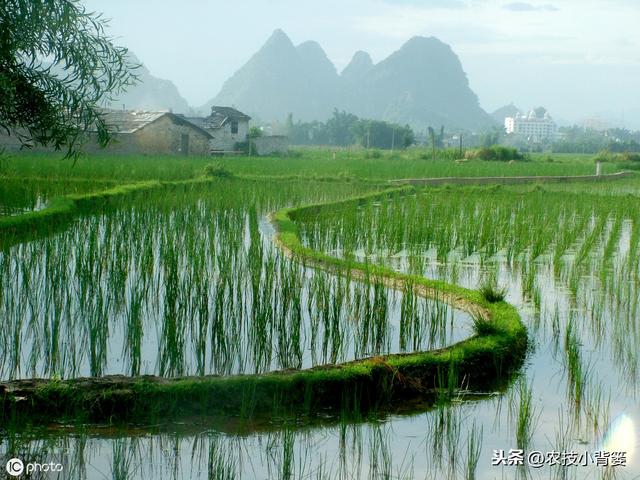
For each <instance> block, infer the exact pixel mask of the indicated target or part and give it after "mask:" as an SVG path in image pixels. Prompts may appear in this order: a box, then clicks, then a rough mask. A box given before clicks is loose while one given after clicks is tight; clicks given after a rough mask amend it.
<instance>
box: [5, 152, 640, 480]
mask: <svg viewBox="0 0 640 480" xmlns="http://www.w3.org/2000/svg"><path fill="white" fill-rule="evenodd" d="M424 156H425V155H424V152H420V151H413V152H396V153H393V154H389V153H383V154H381V155H376V157H378V158H374V157H373V156H371V155H369V154H367V153H366V152H362V151H338V152H336V154H335V156H334V152H332V151H305V152H302V153H298V154H296V155H293V156H289V157H283V158H278V157H269V158H260V159H258V158H244V157H242V158H240V157H239V158H222V159H219V160H217V161H216V160H214V161H212V159H211V158H203V159H184V158H169V157H166V158H163V157H160V158H152V157H144V158H120V157H106V156H105V157H90V158H81V159H79V160H78V162H77V164H75V165H74V164H71V163H68V162H66V161H61V160H59V159H58V158H57V157H54V156H53V155H20V156H15V157H10V158H5V159H3V161H2V162H1V163H0V321H2V323H3V325H2V328H1V329H0V381H1V382H4V383H2V387H1V388H2V391H3V396H4V398H5V400H4V401H5V403H4V404H3V409H4V413H3V415H2V417H1V418H2V423H1V424H0V464H3V465H4V464H5V463H6V462H7V461H8V460H9V459H11V458H20V459H23V460H24V463H25V464H27V463H31V464H35V463H38V464H49V463H50V462H53V463H55V464H59V465H61V466H62V470H61V471H57V472H45V471H35V472H33V473H32V475H31V477H29V478H60V479H63V478H64V479H67V478H71V479H103V478H107V479H125V478H126V479H129V478H130V479H154V480H156V479H165V478H166V479H181V478H194V479H210V478H213V479H236V478H245V479H254V478H257V479H271V478H274V479H280V478H283V479H328V478H331V479H337V478H339V479H370V478H374V479H414V478H415V479H442V478H445V479H446V478H450V479H459V478H460V479H511V478H523V479H526V478H534V479H537V478H545V479H546V478H554V479H555V478H558V479H565V478H567V479H586V478H593V479H601V478H602V479H605V478H621V479H626V478H629V479H631V478H638V477H640V462H639V461H638V458H639V457H638V456H639V455H640V450H639V448H638V447H640V445H639V444H638V438H639V436H638V435H639V433H640V432H639V429H638V422H640V407H639V406H638V393H640V392H639V387H640V385H639V367H640V365H639V363H638V361H639V360H638V349H639V348H638V347H639V345H640V325H639V315H638V313H639V312H638V307H639V305H638V304H639V302H640V290H639V289H640V281H639V275H638V273H639V271H638V270H639V268H640V257H639V253H640V202H639V201H638V200H639V198H638V196H639V195H640V176H639V177H627V178H624V179H620V180H615V181H613V180H612V181H606V182H605V181H603V182H598V183H567V184H564V183H563V184H545V183H542V182H537V183H534V184H525V185H512V186H510V185H500V186H498V185H481V186H453V185H445V186H439V187H429V186H425V187H404V188H398V187H392V186H391V185H389V184H388V183H387V180H391V179H394V178H420V177H450V176H451V177H455V176H518V175H588V174H591V173H593V171H594V166H593V163H592V161H591V160H590V159H589V158H587V157H579V156H573V157H571V156H564V157H558V158H556V159H554V161H552V162H549V161H548V159H543V158H536V157H534V158H533V160H532V161H530V162H522V163H516V164H507V163H500V162H480V161H473V162H464V163H455V162H450V161H444V160H437V161H435V162H434V161H431V160H425V158H423V157H424ZM426 157H427V158H430V157H429V156H428V155H426ZM211 163H215V164H216V167H217V169H218V172H220V171H222V172H223V174H222V175H220V174H218V175H216V176H214V177H211V176H210V177H207V176H205V167H206V166H207V165H209V164H211ZM604 167H605V168H604V172H607V173H611V172H614V171H617V170H618V167H617V166H616V165H604ZM142 182H144V183H142ZM131 185H133V186H131ZM105 192H106V193H105ZM109 192H111V193H109ZM87 198H89V199H91V202H88V201H87V200H86V199H87ZM65 202H67V203H65ZM69 202H76V203H75V204H74V205H77V207H75V208H73V209H71V207H68V208H67V207H65V205H68V204H69ZM308 205H311V207H308V208H306V207H305V206H308ZM52 206H55V208H53V207H52ZM58 206H60V207H58ZM63 207H64V208H67V210H64V208H63ZM53 210H55V211H53ZM49 212H53V213H49ZM278 212H279V213H278ZM21 218H23V219H26V220H24V221H23V220H21ZM281 218H286V222H283V221H282V220H278V219H281ZM285 227H286V228H290V229H291V231H295V232H297V233H296V234H297V236H298V237H299V243H300V245H299V247H298V248H297V250H296V249H295V248H293V247H292V246H291V245H292V243H291V242H289V243H287V237H285V236H284V233H283V232H282V230H283V229H284V228H285ZM287 245H288V246H287ZM300 252H302V253H300ZM305 252H306V253H305ZM327 265H331V267H327ZM344 266H347V267H348V268H346V269H345V268H344ZM349 266H351V267H349ZM358 272H360V274H358ZM362 272H364V273H362ZM381 272H386V273H381ZM390 279H391V280H390ZM394 279H395V280H394ZM399 279H401V281H400V280H399ZM423 279H425V280H423ZM420 282H430V283H424V284H425V285H433V286H434V287H433V288H431V290H429V294H428V295H425V294H424V291H423V290H420V288H418V284H420V285H422V284H421V283H420ZM440 285H442V287H440ZM447 285H449V286H448V287H447ZM447 289H448V290H447ZM455 289H458V290H455ZM427 290H428V289H427ZM452 291H453V292H458V293H456V295H458V297H460V298H462V297H464V298H467V299H472V300H473V299H477V301H476V300H474V301H476V303H477V304H478V305H480V307H482V308H485V310H486V309H487V308H490V307H491V308H494V307H492V305H496V307H495V308H496V309H500V308H505V309H506V308H510V307H508V305H507V303H508V304H511V305H513V306H514V307H515V310H514V311H515V312H517V314H518V315H519V317H520V319H521V322H522V323H523V324H524V326H525V327H526V339H527V349H526V355H524V358H523V359H521V360H518V359H517V358H516V357H515V356H514V358H513V362H512V363H513V364H512V365H502V364H501V365H499V366H498V365H494V364H491V363H489V364H483V363H482V362H480V363H471V365H472V368H470V369H469V370H466V371H465V374H464V375H463V374H460V375H456V373H455V372H454V371H453V370H452V368H449V369H448V370H446V375H444V376H441V375H439V374H437V375H432V376H431V377H429V376H425V377H421V378H422V380H423V381H424V379H425V378H429V379H431V380H430V382H431V383H430V384H428V385H427V383H429V382H426V383H424V382H423V384H422V385H421V389H417V387H416V386H415V385H412V384H411V383H412V382H414V380H413V378H414V377H412V376H411V375H407V374H406V372H412V371H413V370H411V369H412V368H413V369H414V370H417V369H418V368H419V365H418V364H416V366H409V367H407V368H405V370H401V369H399V368H398V369H395V368H396V367H395V365H397V362H401V361H402V359H403V358H405V359H414V358H418V357H415V356H414V357H412V356H411V355H413V354H414V353H415V352H427V351H430V350H437V352H440V354H441V355H442V356H444V355H447V354H449V355H450V358H451V360H450V362H451V365H452V364H453V362H454V360H456V358H457V357H455V355H457V354H458V353H460V352H462V353H464V352H467V354H469V352H473V350H471V349H470V348H467V349H466V350H465V349H464V348H463V347H460V346H461V345H471V343H465V342H469V341H471V342H474V341H475V342H476V343H475V344H474V345H479V344H481V343H482V342H485V343H486V345H489V346H491V345H494V344H493V343H491V339H492V338H494V336H497V335H499V332H498V331H496V329H497V328H499V327H498V326H495V325H492V324H491V322H487V321H486V318H482V316H481V315H479V314H478V311H479V310H478V309H477V308H475V307H473V308H472V307H468V305H467V307H468V308H467V307H465V305H466V304H465V303H464V302H461V301H458V302H457V303H456V302H454V301H452V300H451V298H452V297H451V293H450V292H452ZM447 292H449V293H447ZM460 292H462V293H460ZM464 292H471V293H464ZM465 295H466V297H465ZM463 307H464V308H463ZM480 307H478V308H480ZM474 308H475V309H474ZM491 311H494V310H491ZM495 311H499V310H495ZM474 338H475V339H476V340H473V339H474ZM469 339H472V340H469ZM448 352H449V353H448ZM454 352H457V353H455V355H454ZM425 355H426V354H425ZM436 355H439V354H438V353H436ZM454 357H455V358H454ZM424 358H427V357H424ZM505 358H508V357H505ZM407 361H409V360H407ZM411 361H413V360H411ZM416 361H417V360H416ZM456 361H457V360H456ZM362 362H364V363H362ZM367 362H368V363H367ZM394 362H396V363H394ZM369 364H375V365H377V367H376V368H379V369H380V370H381V371H387V370H389V371H391V375H392V377H393V379H394V380H393V382H392V384H391V385H392V386H393V385H400V386H399V387H396V388H398V389H399V390H411V389H413V390H416V389H417V390H420V391H422V390H424V392H425V394H424V395H422V396H420V395H418V396H416V395H411V396H406V395H405V396H402V395H399V394H398V395H387V394H388V392H382V391H380V392H379V397H380V398H385V399H388V401H386V400H385V401H384V402H382V401H381V402H378V403H377V402H375V401H373V400H376V398H374V399H371V400H372V401H371V403H372V405H373V404H375V405H374V406H373V407H372V406H371V405H369V406H365V405H364V404H362V405H359V404H358V406H354V405H355V404H356V403H358V402H355V400H354V401H352V402H351V403H350V404H349V405H350V406H349V408H347V407H344V406H343V407H342V408H338V409H329V408H327V409H322V408H320V409H316V411H314V412H313V414H311V413H309V412H308V411H305V413H301V411H299V410H291V411H287V410H286V409H281V408H279V405H280V404H281V403H282V404H284V403H286V402H285V401H284V400H283V399H278V398H277V397H275V396H274V397H273V398H274V399H273V406H272V408H271V409H270V410H269V411H268V412H267V413H268V414H266V415H264V414H263V415H253V414H251V413H242V414H237V413H233V414H231V413H229V414H224V413H221V412H220V411H218V410H215V409H212V411H211V412H210V414H209V412H206V411H205V412H198V414H191V413H189V414H185V415H182V416H178V417H171V418H170V417H169V416H162V415H158V416H156V417H153V418H150V417H144V416H140V417H139V418H137V417H135V418H127V419H126V420H122V419H119V418H116V417H109V416H106V418H91V419H87V418H85V417H82V416H77V417H75V418H74V417H73V416H69V415H67V416H56V415H54V414H53V413H52V415H51V417H50V418H47V412H41V413H42V415H40V416H38V417H35V416H34V417H33V418H30V417H28V416H27V417H24V416H23V417H19V418H18V419H17V420H16V418H17V417H16V418H14V417H12V416H11V415H9V414H7V412H9V411H10V410H11V408H13V407H11V408H10V407H8V405H9V404H10V403H8V400H6V399H7V398H8V396H11V395H13V396H12V397H11V398H12V400H11V402H14V403H11V405H13V404H16V405H18V406H19V405H21V403H20V402H22V401H23V400H21V399H20V398H19V395H16V394H12V393H11V391H10V390H8V389H7V385H10V384H11V383H7V382H10V381H14V380H25V381H29V380H30V379H45V380H47V382H45V383H43V385H45V386H43V387H39V388H42V389H43V390H42V391H41V392H40V394H41V395H45V394H46V392H47V391H48V390H47V389H52V388H53V389H55V388H58V387H57V386H59V385H66V384H65V383H64V382H66V381H67V380H69V379H77V378H85V377H89V378H103V377H104V378H118V377H112V376H113V375H122V376H124V377H135V378H146V376H153V377H154V378H160V379H167V380H166V381H167V382H169V381H170V380H169V379H175V378H182V377H189V378H209V379H213V380H212V381H224V379H226V378H231V379H233V378H244V379H253V378H259V379H260V378H274V375H275V378H279V377H278V376H279V375H296V374H299V375H302V376H304V375H313V374H314V372H319V373H317V375H320V376H321V375H323V373H322V372H341V371H344V372H347V371H352V370H353V371H356V370H357V369H358V368H361V366H362V365H369ZM336 365H339V366H338V367H335V369H334V370H330V368H334V366H336ZM327 366H332V367H327ZM498 367H499V368H498ZM328 368H329V370H327V369H328ZM349 369H351V370H349ZM498 370H500V371H504V372H503V373H504V375H502V377H504V378H502V379H501V380H500V381H496V382H489V381H486V382H485V381H482V382H476V381H474V379H475V378H476V377H482V378H485V377H486V376H492V375H493V373H492V372H497V371H498ZM372 371H373V370H372ZM270 372H279V373H276V374H273V373H270ZM296 372H297V373H296ZM438 372H440V370H438ZM452 372H453V373H452ZM334 374H335V375H337V373H331V374H329V373H326V375H325V376H326V378H324V377H323V378H324V380H322V381H323V382H325V384H324V385H325V387H321V388H325V389H326V391H328V392H331V385H333V384H332V383H331V382H337V380H336V379H335V378H332V377H330V375H334ZM239 375H241V376H242V377H238V376H239ZM336 378H337V377H336ZM416 378H417V377H416ZM394 382H395V383H394ZM414 387H415V388H414ZM187 395H189V393H188V392H187ZM308 395H310V394H307V396H308ZM368 395H369V396H372V395H373V396H374V397H375V396H376V392H375V391H374V392H373V393H371V392H369V393H368ZM134 396H135V395H134ZM329 397H330V393H329V394H327V398H329ZM118 398H121V397H118ZM323 398H324V397H323ZM354 398H355V397H354ZM359 399H360V397H359ZM134 400H135V399H134ZM134 400H133V401H134ZM245 400H246V399H244V398H242V399H241V398H238V400H237V402H238V403H240V402H241V401H242V402H244V401H245ZM26 401H29V400H26ZM307 401H308V402H309V403H313V399H312V398H305V402H307ZM358 401H360V400H358ZM209 402H210V403H211V405H215V402H216V398H212V399H210V400H209ZM221 402H222V399H221ZM342 405H347V403H345V402H344V399H343V401H342ZM214 410H215V411H214ZM43 418H44V420H43ZM520 450H521V451H522V452H523V453H522V455H523V460H522V461H519V460H518V451H520ZM537 452H539V453H540V455H542V457H543V459H544V461H540V457H539V456H537V455H538V454H537ZM532 454H533V455H534V456H530V455H532ZM501 456H503V457H504V459H503V461H500V458H501ZM536 459H537V461H536ZM496 463H497V464H496ZM563 464H564V465H563Z"/></svg>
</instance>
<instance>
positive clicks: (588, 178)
mask: <svg viewBox="0 0 640 480" xmlns="http://www.w3.org/2000/svg"><path fill="white" fill-rule="evenodd" d="M635 175H636V174H635V173H634V172H626V171H625V172H616V173H604V174H602V175H545V176H536V175H528V176H519V177H432V178H401V179H395V180H387V182H388V183H389V184H390V185H492V184H501V185H516V184H521V183H536V182H544V183H575V182H604V181H607V180H619V179H622V178H629V177H633V176H635Z"/></svg>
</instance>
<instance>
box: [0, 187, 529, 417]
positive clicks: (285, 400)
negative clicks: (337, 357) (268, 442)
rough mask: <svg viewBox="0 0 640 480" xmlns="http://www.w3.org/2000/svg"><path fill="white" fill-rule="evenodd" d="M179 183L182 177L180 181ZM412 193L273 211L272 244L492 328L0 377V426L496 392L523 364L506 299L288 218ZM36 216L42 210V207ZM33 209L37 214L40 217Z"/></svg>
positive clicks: (120, 190) (392, 402) (521, 342)
mask: <svg viewBox="0 0 640 480" xmlns="http://www.w3.org/2000/svg"><path fill="white" fill-rule="evenodd" d="M182 183H185V182H182ZM159 185H160V184H159V183H154V182H148V183H145V184H134V185H130V186H126V187H117V188H114V189H111V190H108V191H105V192H101V193H99V194H88V195H80V196H69V197H65V198H67V201H69V202H72V206H69V207H68V208H69V211H73V209H75V208H80V207H81V206H83V204H86V203H89V204H91V203H93V202H95V201H98V200H100V199H105V198H107V199H108V198H110V197H112V196H118V195H126V194H130V193H134V192H138V191H143V190H145V189H151V188H156V187H157V186H159ZM413 192H414V189H413V188H412V187H402V188H396V189H391V190H386V191H383V192H376V193H372V194H367V195H362V196H359V197H354V198H350V199H347V200H342V201H338V202H329V203H319V204H314V205H307V206H303V207H297V208H289V209H283V210H280V211H278V212H276V213H275V214H273V215H272V216H271V218H272V222H273V224H274V226H275V227H276V231H277V233H276V238H275V241H276V242H277V243H278V245H279V246H280V247H281V248H282V249H283V251H284V252H285V253H286V254H288V255H291V256H292V257H293V258H294V259H295V260H297V261H300V262H302V263H304V264H306V265H311V266H314V267H317V268H324V269H325V270H329V271H333V272H335V273H337V274H344V275H348V276H351V278H354V279H365V278H367V277H368V278H376V279H379V280H381V281H383V282H384V283H385V285H387V286H389V287H391V288H404V287H405V286H406V285H408V284H411V285H412V286H413V288H414V290H415V292H416V293H417V294H419V295H423V296H435V297H438V298H442V299H444V300H445V301H447V302H449V303H451V304H452V305H454V306H455V307H456V308H461V309H463V310H465V311H467V312H470V313H471V314H472V315H476V316H479V317H482V318H484V319H485V320H486V321H488V322H490V323H491V328H489V329H487V331H485V332H484V333H483V334H482V335H473V336H471V337H470V338H468V339H466V340H463V341H461V342H458V343H456V344H454V345H452V346H450V347H447V348H443V349H439V350H432V351H426V352H414V353H405V354H390V355H385V356H376V357H369V358H364V359H360V360H355V361H351V362H346V363H342V364H336V365H324V366H317V367H313V368H308V369H304V370H281V371H275V372H270V373H265V374H256V375H232V376H225V377H221V376H204V377H181V378H172V379H167V378H161V377H157V376H141V377H127V376H121V375H115V376H106V377H101V378H78V379H70V380H59V379H31V380H16V381H9V382H3V383H0V401H1V402H2V403H1V405H2V408H1V409H0V416H1V418H0V424H2V423H9V422H10V423H12V424H16V423H19V424H24V423H25V422H27V423H42V422H51V421H56V420H57V421H78V422H86V421H91V422H107V423H108V422H117V421H131V420H135V421H136V422H139V423H148V422H153V421H157V420H158V419H162V420H166V419H169V418H176V417H188V416H193V415H234V416H239V417H241V418H245V419H251V418H257V417H273V416H274V415H276V416H278V415H288V414H292V413H293V414H304V415H317V414H328V413H329V414H331V413H333V414H336V415H337V414H344V413H345V412H352V413H353V414H359V412H362V411H367V410H381V409H393V408H394V406H397V405H398V402H401V401H407V400H412V399H414V400H415V399H418V400H420V401H422V402H423V401H424V400H425V399H426V398H431V399H432V400H434V399H441V398H442V395H443V393H442V392H445V396H446V395H447V393H446V392H448V395H453V393H454V391H455V390H457V389H460V388H462V389H467V390H471V391H494V390H495V389H497V388H501V387H504V386H505V385H507V384H508V383H509V382H510V380H511V379H512V377H513V374H514V373H515V372H516V371H517V370H518V369H519V368H520V366H521V365H522V362H523V359H524V356H525V353H526V349H527V345H528V340H527V332H526V329H525V327H524V325H523V324H522V322H521V319H520V317H519V315H518V313H517V311H516V309H515V307H513V306H512V305H510V304H508V303H506V302H497V303H490V302H488V301H486V300H485V299H484V298H483V297H482V295H481V294H480V293H479V292H478V291H474V290H468V289H465V288H462V287H460V286H457V285H452V284H448V283H445V282H442V281H436V280H429V279H426V278H424V277H420V276H415V275H408V274H402V273H398V272H395V271H394V270H391V269H388V268H386V267H382V266H379V265H365V264H360V263H356V262H352V261H346V260H341V259H339V258H334V257H330V256H328V255H326V254H324V253H322V252H319V251H315V250H312V249H309V248H307V247H305V246H303V245H302V243H301V240H300V237H299V235H298V228H297V225H296V223H295V218H297V217H298V216H300V215H303V214H308V213H310V212H311V213H313V212H318V211H321V210H322V209H325V208H344V207H345V206H348V205H350V204H358V203H362V202H366V201H369V200H372V199H376V198H379V199H383V198H385V197H389V196H394V195H406V194H411V193H413ZM41 212H42V211H41ZM41 212H37V213H41Z"/></svg>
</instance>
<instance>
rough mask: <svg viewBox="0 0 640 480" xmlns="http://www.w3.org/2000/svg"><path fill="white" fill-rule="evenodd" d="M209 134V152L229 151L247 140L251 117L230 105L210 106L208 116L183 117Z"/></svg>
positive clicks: (232, 150) (233, 150) (234, 149)
mask: <svg viewBox="0 0 640 480" xmlns="http://www.w3.org/2000/svg"><path fill="white" fill-rule="evenodd" d="M185 118H186V120H188V121H189V122H191V123H193V124H194V125H197V126H198V127H200V128H202V129H203V130H205V131H206V132H207V133H209V134H210V135H211V139H210V140H209V153H211V154H216V153H230V152H235V151H236V150H237V148H236V145H237V144H238V143H244V142H246V141H247V136H248V134H249V120H251V117H250V116H249V115H245V114H244V113H242V112H240V111H238V110H236V109H235V108H232V107H219V106H213V107H211V115H209V116H208V117H204V118H202V117H185Z"/></svg>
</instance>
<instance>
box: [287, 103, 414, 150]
mask: <svg viewBox="0 0 640 480" xmlns="http://www.w3.org/2000/svg"><path fill="white" fill-rule="evenodd" d="M285 130H286V134H287V135H288V137H289V141H290V142H291V143H292V144H294V145H335V146H341V147H347V146H351V145H361V146H362V147H365V148H381V149H393V148H407V147H408V146H410V145H413V144H414V143H415V141H416V138H415V134H414V132H413V130H412V129H411V127H410V126H409V125H404V126H402V125H398V124H396V123H390V122H385V121H382V120H368V119H361V118H358V117H357V116H356V115H354V114H352V113H347V112H345V111H339V110H338V109H335V110H334V111H333V115H332V116H331V118H329V119H328V120H327V121H326V122H320V121H317V120H314V121H312V122H302V121H300V120H298V121H297V122H295V123H294V121H293V115H291V114H289V116H288V117H287V121H286V124H285Z"/></svg>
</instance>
